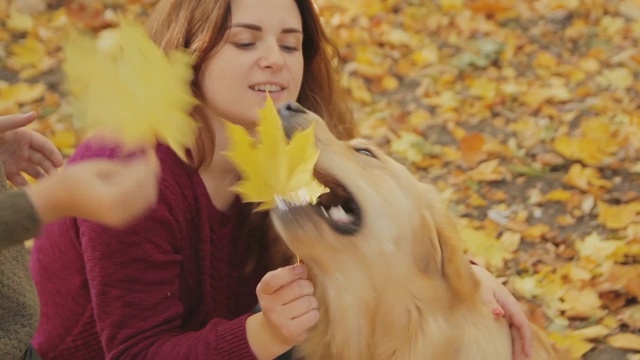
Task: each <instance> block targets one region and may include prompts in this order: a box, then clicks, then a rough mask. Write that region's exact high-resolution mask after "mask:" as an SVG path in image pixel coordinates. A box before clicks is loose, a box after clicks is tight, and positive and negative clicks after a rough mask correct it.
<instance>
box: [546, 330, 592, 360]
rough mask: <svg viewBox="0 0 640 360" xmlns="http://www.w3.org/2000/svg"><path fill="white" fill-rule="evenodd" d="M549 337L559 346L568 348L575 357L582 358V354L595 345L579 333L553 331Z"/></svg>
mask: <svg viewBox="0 0 640 360" xmlns="http://www.w3.org/2000/svg"><path fill="white" fill-rule="evenodd" d="M549 339H551V341H553V342H554V343H556V344H557V345H558V347H560V348H562V349H567V351H569V354H570V355H571V357H572V358H573V359H581V358H582V355H584V354H586V353H587V352H588V351H589V350H591V349H592V348H593V347H594V346H595V345H594V344H592V343H590V342H588V341H586V340H584V339H583V337H582V336H580V335H578V334H564V335H563V334H560V333H555V332H554V333H551V334H550V335H549Z"/></svg>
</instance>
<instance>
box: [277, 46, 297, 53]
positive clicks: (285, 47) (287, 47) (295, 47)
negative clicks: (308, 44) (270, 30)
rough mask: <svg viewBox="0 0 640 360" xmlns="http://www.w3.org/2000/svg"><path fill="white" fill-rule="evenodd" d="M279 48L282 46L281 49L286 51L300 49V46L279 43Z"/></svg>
mask: <svg viewBox="0 0 640 360" xmlns="http://www.w3.org/2000/svg"><path fill="white" fill-rule="evenodd" d="M280 48H282V50H284V51H286V52H296V51H300V48H299V47H297V46H290V45H280Z"/></svg>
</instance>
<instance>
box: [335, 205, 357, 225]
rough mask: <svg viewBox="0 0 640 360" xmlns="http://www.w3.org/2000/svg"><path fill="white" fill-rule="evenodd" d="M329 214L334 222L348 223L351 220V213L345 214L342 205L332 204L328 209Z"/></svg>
mask: <svg viewBox="0 0 640 360" xmlns="http://www.w3.org/2000/svg"><path fill="white" fill-rule="evenodd" d="M329 216H330V217H331V219H333V220H334V221H336V222H340V223H349V222H351V221H352V220H353V218H352V217H351V215H349V214H347V212H346V211H344V209H343V208H342V206H332V207H331V209H329Z"/></svg>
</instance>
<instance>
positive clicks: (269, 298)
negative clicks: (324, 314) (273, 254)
mask: <svg viewBox="0 0 640 360" xmlns="http://www.w3.org/2000/svg"><path fill="white" fill-rule="evenodd" d="M313 292H314V287H313V284H312V283H311V282H310V281H309V280H307V271H306V267H305V266H304V265H291V266H287V267H284V268H280V269H277V270H274V271H271V272H269V273H267V274H266V275H265V276H264V277H263V278H262V280H261V281H260V283H259V284H258V287H257V289H256V293H257V295H258V301H259V303H260V308H261V309H262V311H261V312H259V313H257V314H255V315H252V316H251V317H249V319H247V337H248V339H249V344H250V345H251V348H252V349H253V351H254V353H255V354H256V357H258V358H259V359H273V358H275V357H277V356H279V355H280V354H282V353H284V352H285V351H287V350H289V349H290V348H291V347H293V346H294V345H297V344H299V343H301V342H302V341H303V340H304V339H305V338H306V336H307V334H308V332H309V330H310V329H311V327H313V326H314V325H315V324H316V323H317V322H318V319H319V318H320V315H319V313H318V301H317V300H316V298H315V297H314V296H313Z"/></svg>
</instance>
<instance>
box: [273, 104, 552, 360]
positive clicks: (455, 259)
mask: <svg viewBox="0 0 640 360" xmlns="http://www.w3.org/2000/svg"><path fill="white" fill-rule="evenodd" d="M279 112H280V116H281V118H282V122H283V125H284V128H285V132H287V135H288V136H291V134H292V133H294V132H295V131H297V130H300V129H304V128H307V127H308V126H310V125H311V124H312V123H315V126H316V144H317V146H318V148H319V150H320V157H319V159H318V162H317V164H316V176H317V178H318V179H319V180H320V182H322V183H324V184H325V185H326V186H328V187H329V188H330V190H331V191H330V192H329V193H327V194H324V195H322V196H321V197H320V198H319V200H318V203H317V204H316V205H313V206H312V205H307V204H305V203H300V204H294V203H281V204H280V206H279V207H276V208H275V209H272V210H271V211H270V217H271V220H272V221H273V223H274V225H275V228H276V230H277V231H278V233H279V234H280V235H281V236H282V238H283V239H284V241H285V242H286V244H287V245H288V246H289V248H290V249H291V250H293V251H294V252H296V253H297V254H299V256H300V258H302V259H304V261H305V264H306V265H307V268H308V271H309V277H310V280H311V281H312V282H313V283H314V285H315V287H316V292H315V295H316V297H317V299H318V303H319V313H320V320H319V322H318V324H317V325H316V326H315V327H314V328H313V329H312V330H311V332H310V333H309V335H308V337H307V339H306V340H305V341H304V342H303V343H302V344H301V345H300V346H298V347H297V348H296V350H295V355H294V358H299V359H305V360H315V359H318V360H328V359H333V360H386V359H396V360H401V359H407V360H416V359H438V360H440V359H447V360H449V359H465V360H466V359H469V360H470V359H474V360H501V359H511V356H512V351H511V350H512V349H511V346H512V340H511V335H510V331H509V326H508V324H507V323H506V321H505V320H503V319H496V318H494V316H493V315H492V313H491V311H490V309H488V308H487V307H486V305H484V304H483V303H482V302H481V300H480V297H479V282H478V280H477V278H476V277H475V275H474V273H473V270H472V269H471V265H470V263H469V261H468V260H467V258H466V257H465V255H464V254H463V252H462V250H461V248H460V241H459V238H458V233H457V230H456V227H455V225H454V223H453V221H452V219H451V218H450V216H449V215H448V213H447V211H446V209H445V208H443V207H442V205H440V203H439V201H438V198H437V192H436V190H435V189H434V188H432V187H431V186H429V185H427V184H424V183H421V182H419V181H417V179H415V177H414V176H413V175H412V174H411V173H410V171H409V170H408V169H407V168H405V167H404V166H402V165H400V164H399V163H397V162H395V161H394V160H392V159H391V158H390V157H388V156H386V155H385V154H384V153H383V152H382V151H381V150H379V149H377V148H375V147H374V146H372V145H370V144H369V143H367V142H365V141H363V140H353V141H350V142H343V141H340V140H338V139H337V138H335V137H334V136H333V135H332V134H331V132H330V131H329V130H328V128H327V126H326V125H325V123H324V121H323V120H322V119H321V118H320V117H318V116H317V115H315V114H313V113H312V112H310V111H307V110H306V109H304V108H303V107H302V106H300V105H298V104H295V103H290V104H286V105H284V106H282V107H281V108H280V109H279ZM534 334H535V335H534V346H533V352H534V356H533V358H534V359H556V358H557V357H556V355H555V354H554V352H553V350H552V348H551V347H550V345H549V344H548V343H547V341H546V340H545V339H544V337H543V335H542V333H541V332H540V331H539V330H536V329H534Z"/></svg>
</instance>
